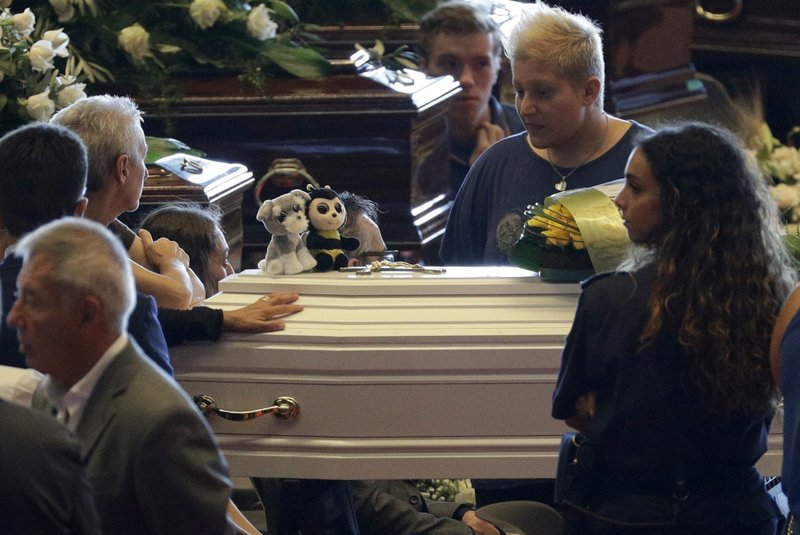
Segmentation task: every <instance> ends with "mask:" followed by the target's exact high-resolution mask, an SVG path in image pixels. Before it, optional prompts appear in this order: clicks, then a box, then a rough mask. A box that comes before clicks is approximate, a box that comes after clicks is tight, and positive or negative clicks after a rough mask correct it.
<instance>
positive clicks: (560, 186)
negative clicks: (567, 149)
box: [547, 113, 608, 192]
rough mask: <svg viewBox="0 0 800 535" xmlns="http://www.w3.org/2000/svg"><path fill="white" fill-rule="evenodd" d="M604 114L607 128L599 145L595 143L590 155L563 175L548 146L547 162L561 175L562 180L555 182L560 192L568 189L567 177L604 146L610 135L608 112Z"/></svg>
mask: <svg viewBox="0 0 800 535" xmlns="http://www.w3.org/2000/svg"><path fill="white" fill-rule="evenodd" d="M603 115H605V118H606V128H605V130H603V135H602V136H601V137H600V142H599V143H597V145H595V147H594V148H593V149H592V152H590V153H589V155H588V156H586V159H585V160H583V161H582V162H581V163H579V164H578V165H577V166H575V167H573V168H572V171H570V172H569V173H567V174H566V175H562V174H561V172H559V170H558V169H557V168H556V166H555V164H554V163H553V159H552V158H551V157H550V148H549V147H548V148H547V163H549V164H550V167H552V168H553V171H554V172H555V173H556V174H557V175H558V176H559V177H561V180H560V181H559V182H557V183H556V184H555V186H554V187H555V188H556V191H559V192H560V191H566V189H567V179H568V178H569V177H571V176H572V175H573V173H575V171H577V170H578V169H580V168H581V167H583V166H584V165H585V164H586V162H588V161H589V160H590V159H591V157H592V156H594V154H595V153H596V152H597V151H598V150H600V147H602V146H603V143H605V142H606V137H608V114H607V113H604V114H603Z"/></svg>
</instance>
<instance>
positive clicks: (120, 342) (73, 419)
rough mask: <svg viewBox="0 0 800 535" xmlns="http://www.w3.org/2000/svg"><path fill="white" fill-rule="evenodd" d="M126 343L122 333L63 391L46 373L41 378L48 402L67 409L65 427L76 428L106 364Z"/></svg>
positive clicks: (60, 408)
mask: <svg viewBox="0 0 800 535" xmlns="http://www.w3.org/2000/svg"><path fill="white" fill-rule="evenodd" d="M127 343H128V335H127V334H126V333H122V334H120V335H119V337H118V338H117V339H116V340H114V342H113V343H112V344H111V345H110V346H108V349H106V351H105V353H103V356H102V357H100V359H99V360H98V361H97V362H96V363H95V364H94V366H92V368H91V369H90V370H89V371H88V372H87V373H86V375H84V376H83V377H81V378H80V380H79V381H78V382H77V383H75V384H74V385H72V387H71V388H70V389H69V390H68V391H66V392H64V390H63V389H61V388H59V387H58V385H56V383H55V382H53V381H52V380H51V379H50V376H49V375H47V376H45V378H44V379H43V380H42V389H43V392H44V395H45V397H46V398H47V400H48V401H49V402H50V404H51V405H52V406H53V407H55V408H57V409H58V410H59V411H63V410H64V409H66V410H67V412H68V414H69V420H68V421H67V422H66V425H67V428H68V429H70V430H71V431H73V432H74V431H75V430H76V429H77V428H78V423H79V422H80V419H81V416H83V409H84V407H85V406H86V402H87V401H88V400H89V396H90V395H91V393H92V390H94V387H95V385H96V384H97V381H99V380H100V377H101V376H102V375H103V372H104V371H105V370H106V368H108V365H109V364H111V362H112V361H113V360H114V358H115V357H116V356H117V355H119V353H120V352H121V351H122V350H123V349H124V348H125V346H126V345H127Z"/></svg>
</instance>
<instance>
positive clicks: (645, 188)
mask: <svg viewBox="0 0 800 535" xmlns="http://www.w3.org/2000/svg"><path fill="white" fill-rule="evenodd" d="M614 203H615V204H616V205H617V207H619V209H620V212H621V213H622V220H623V222H624V223H625V227H626V228H627V229H628V237H629V238H630V239H631V241H632V242H633V243H639V244H646V243H650V242H651V241H652V239H653V236H654V235H655V232H656V230H657V229H658V227H659V225H660V224H661V219H662V214H661V184H660V183H659V182H658V180H656V178H655V177H654V176H653V172H652V170H651V169H650V162H648V161H647V158H646V157H645V155H644V153H643V152H642V151H641V150H639V149H636V150H634V151H633V153H631V156H630V158H629V159H628V166H627V168H626V170H625V187H623V188H622V191H620V192H619V193H618V194H617V198H616V199H614Z"/></svg>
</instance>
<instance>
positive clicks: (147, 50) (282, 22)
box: [29, 0, 331, 95]
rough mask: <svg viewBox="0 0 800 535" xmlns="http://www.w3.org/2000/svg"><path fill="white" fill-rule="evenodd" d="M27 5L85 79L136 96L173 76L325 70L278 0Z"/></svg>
mask: <svg viewBox="0 0 800 535" xmlns="http://www.w3.org/2000/svg"><path fill="white" fill-rule="evenodd" d="M29 3H30V4H33V5H34V9H35V10H36V13H37V15H38V16H39V17H42V18H46V19H47V20H48V21H50V23H51V24H59V25H61V26H63V27H64V28H65V31H67V32H69V34H70V36H71V39H72V47H73V49H74V50H75V51H76V54H77V55H78V57H80V59H81V60H82V61H83V64H84V67H85V72H86V74H87V75H88V76H89V78H90V79H91V80H92V81H100V82H111V81H116V82H119V81H124V82H128V83H131V84H133V86H134V87H135V88H137V89H138V90H139V91H140V92H142V93H145V92H147V93H150V94H152V93H153V91H154V90H155V91H157V90H158V88H161V93H162V94H163V95H168V94H170V93H175V89H174V88H173V87H170V86H174V85H175V82H174V81H172V79H171V77H172V76H173V75H174V74H191V73H195V72H203V73H207V72H208V71H209V70H210V71H214V70H223V71H226V72H227V71H231V70H237V71H240V72H243V71H248V70H251V71H252V70H254V69H258V70H260V72H262V73H263V74H264V75H265V76H270V75H271V76H275V75H278V76H280V75H292V76H298V77H318V76H323V75H325V74H327V73H329V72H330V70H331V65H330V63H329V62H328V61H327V59H325V58H324V57H323V56H322V55H321V54H320V53H319V52H318V51H317V50H315V49H314V48H312V47H311V46H309V45H308V42H307V41H308V39H309V36H310V30H311V27H309V25H306V24H304V23H301V22H300V18H299V17H298V15H297V13H296V12H295V11H294V9H293V8H292V7H291V6H290V5H289V4H287V3H286V2H283V1H281V0H257V1H253V2H249V1H243V0H152V1H141V0H140V1H136V0H73V1H72V2H71V5H73V6H74V7H76V8H77V9H74V10H73V11H72V12H68V13H65V12H60V13H59V12H56V11H55V9H54V8H53V6H52V5H51V4H50V2H49V1H48V0H32V1H29ZM112 73H113V74H112Z"/></svg>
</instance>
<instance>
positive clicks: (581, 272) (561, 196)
mask: <svg viewBox="0 0 800 535" xmlns="http://www.w3.org/2000/svg"><path fill="white" fill-rule="evenodd" d="M611 189H612V190H613V189H619V188H618V186H617V187H612V188H611ZM525 219H526V221H525V225H524V226H523V229H522V233H521V235H520V237H519V240H518V241H517V243H516V244H515V245H514V246H513V247H512V248H511V249H510V250H509V252H508V258H509V262H510V263H511V264H512V265H515V266H517V267H522V268H525V269H530V270H532V271H538V272H539V274H540V275H541V277H542V278H543V279H545V280H549V281H553V282H575V281H580V280H582V279H584V278H586V277H588V276H590V275H592V274H593V273H595V272H599V271H606V270H610V269H615V268H616V267H617V266H618V265H619V263H620V262H621V260H622V258H623V256H624V254H625V250H626V249H627V247H628V244H629V241H628V236H627V231H626V230H625V227H624V225H623V224H622V218H621V217H620V215H619V211H618V210H617V208H616V206H615V205H614V203H613V201H612V200H611V198H610V197H609V194H608V193H607V192H606V191H604V188H603V187H601V186H598V188H585V189H578V190H570V191H566V192H563V193H558V194H556V195H552V196H550V197H548V198H547V199H545V202H544V203H543V204H540V203H536V204H534V205H532V206H528V208H527V210H526V211H525Z"/></svg>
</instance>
